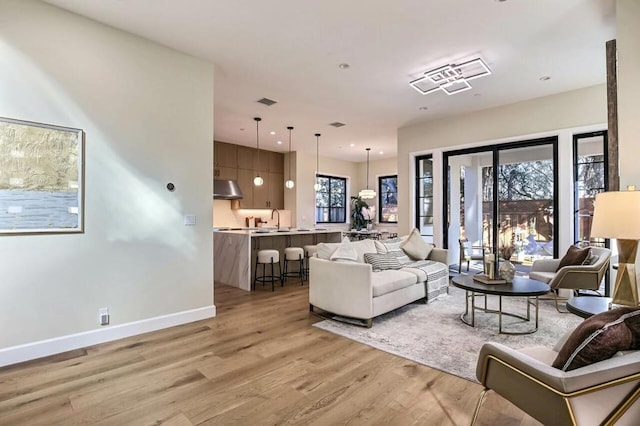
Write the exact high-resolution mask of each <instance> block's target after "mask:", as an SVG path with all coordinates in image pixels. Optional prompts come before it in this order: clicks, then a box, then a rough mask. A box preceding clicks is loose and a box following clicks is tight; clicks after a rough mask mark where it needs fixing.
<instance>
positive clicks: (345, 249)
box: [329, 237, 358, 262]
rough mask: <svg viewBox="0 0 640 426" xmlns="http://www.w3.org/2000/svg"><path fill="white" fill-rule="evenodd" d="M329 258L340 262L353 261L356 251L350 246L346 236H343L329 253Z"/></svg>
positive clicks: (356, 257) (356, 255)
mask: <svg viewBox="0 0 640 426" xmlns="http://www.w3.org/2000/svg"><path fill="white" fill-rule="evenodd" d="M329 259H331V260H336V261H342V262H355V261H356V260H357V259H358V252H356V249H355V248H353V247H352V246H351V241H350V240H349V238H348V237H344V238H343V239H342V242H341V243H340V245H339V246H338V248H337V249H336V250H335V251H334V252H333V253H331V256H329Z"/></svg>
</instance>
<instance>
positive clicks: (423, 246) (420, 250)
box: [400, 228, 433, 260]
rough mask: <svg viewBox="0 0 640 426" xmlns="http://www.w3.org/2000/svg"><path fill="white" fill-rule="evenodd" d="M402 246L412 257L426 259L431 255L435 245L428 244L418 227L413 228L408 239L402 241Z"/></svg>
mask: <svg viewBox="0 0 640 426" xmlns="http://www.w3.org/2000/svg"><path fill="white" fill-rule="evenodd" d="M400 248H401V249H402V250H403V251H404V252H405V253H406V254H407V255H408V256H409V257H410V258H411V259H414V260H424V259H426V258H427V257H429V253H431V249H432V248H433V245H431V244H427V243H426V242H425V241H424V239H423V238H422V235H420V231H418V229H417V228H413V231H411V233H410V234H409V236H408V237H407V239H406V240H404V241H403V242H402V243H400Z"/></svg>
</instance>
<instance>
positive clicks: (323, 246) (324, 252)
mask: <svg viewBox="0 0 640 426" xmlns="http://www.w3.org/2000/svg"><path fill="white" fill-rule="evenodd" d="M338 247H340V243H318V257H319V258H320V259H324V260H331V255H332V254H333V252H334V251H336V250H337V249H338Z"/></svg>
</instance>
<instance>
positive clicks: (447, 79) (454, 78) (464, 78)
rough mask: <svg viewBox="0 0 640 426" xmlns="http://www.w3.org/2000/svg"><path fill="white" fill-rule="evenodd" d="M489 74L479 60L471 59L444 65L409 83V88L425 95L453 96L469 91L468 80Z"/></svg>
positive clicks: (488, 70)
mask: <svg viewBox="0 0 640 426" xmlns="http://www.w3.org/2000/svg"><path fill="white" fill-rule="evenodd" d="M489 74H491V70H490V69H489V67H488V66H487V64H485V63H484V61H483V60H482V59H481V58H476V59H472V60H470V61H467V62H463V63H461V64H457V65H445V66H442V67H438V68H435V69H432V70H429V71H427V72H425V73H424V75H423V76H422V77H420V78H417V79H415V80H413V81H410V82H409V84H410V85H411V87H413V88H414V89H416V90H417V91H418V92H420V93H422V94H423V95H426V94H427V93H433V92H435V91H436V90H442V91H443V92H445V93H446V94H447V95H455V94H456V93H460V92H464V91H465V90H469V89H471V85H470V84H469V81H470V80H473V79H475V78H479V77H484V76H485V75H489Z"/></svg>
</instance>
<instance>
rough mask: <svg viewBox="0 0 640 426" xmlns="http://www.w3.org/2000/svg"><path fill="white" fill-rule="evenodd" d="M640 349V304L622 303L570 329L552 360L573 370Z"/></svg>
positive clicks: (566, 368)
mask: <svg viewBox="0 0 640 426" xmlns="http://www.w3.org/2000/svg"><path fill="white" fill-rule="evenodd" d="M631 349H640V308H636V307H621V308H616V309H612V310H610V311H606V312H602V313H600V314H597V315H594V316H592V317H590V318H587V319H586V320H585V321H584V322H583V323H582V324H580V325H579V326H578V327H576V329H575V330H574V331H573V333H571V335H570V336H569V338H568V339H567V341H566V342H565V344H564V345H563V346H562V349H560V352H559V353H558V356H557V357H556V359H555V361H553V364H551V365H552V366H553V367H555V368H559V369H561V370H563V371H570V370H574V369H576V368H580V367H584V366H585V365H589V364H593V363H594V362H598V361H603V360H605V359H609V358H611V357H612V356H614V355H615V354H616V353H617V352H618V351H625V350H631Z"/></svg>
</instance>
